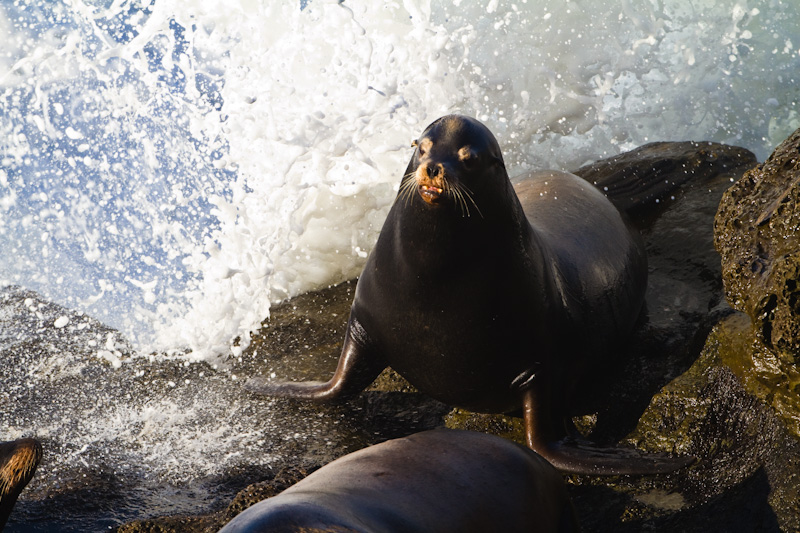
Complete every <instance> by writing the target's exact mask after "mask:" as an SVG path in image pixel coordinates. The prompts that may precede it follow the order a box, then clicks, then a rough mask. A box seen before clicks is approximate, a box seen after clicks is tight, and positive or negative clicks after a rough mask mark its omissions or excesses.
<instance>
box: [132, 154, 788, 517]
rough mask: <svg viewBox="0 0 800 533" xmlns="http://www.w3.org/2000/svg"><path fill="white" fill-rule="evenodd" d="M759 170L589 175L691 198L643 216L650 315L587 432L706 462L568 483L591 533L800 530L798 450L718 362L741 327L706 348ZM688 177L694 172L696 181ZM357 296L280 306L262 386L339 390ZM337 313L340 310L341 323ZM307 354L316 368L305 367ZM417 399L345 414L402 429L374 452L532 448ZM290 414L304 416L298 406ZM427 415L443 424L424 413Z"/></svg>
mask: <svg viewBox="0 0 800 533" xmlns="http://www.w3.org/2000/svg"><path fill="white" fill-rule="evenodd" d="M717 150H720V152H719V153H717V152H716V151H717ZM667 153H669V154H672V155H670V156H669V157H670V158H671V159H669V163H668V164H659V163H657V162H656V163H654V161H658V157H659V155H658V154H661V155H662V156H663V155H664V154H667ZM675 154H678V155H675ZM654 158H655V159H654ZM681 158H683V160H681ZM714 161H717V162H719V164H718V165H714V164H713V162H714ZM709 162H711V163H709ZM736 162H739V163H741V164H737V163H736ZM754 164H755V161H754V159H753V157H752V155H751V154H749V153H747V152H746V151H743V150H741V149H737V148H731V147H719V145H708V144H706V143H693V144H690V143H679V145H678V144H676V145H675V146H669V145H664V144H661V143H659V144H656V145H651V146H648V147H643V148H642V149H640V150H638V156H635V155H630V154H625V155H624V156H620V157H619V158H614V159H612V160H607V161H604V162H600V163H598V164H595V165H592V166H591V167H584V169H581V171H580V172H581V173H582V174H583V175H584V177H586V178H587V179H588V178H591V180H592V181H595V182H598V183H601V184H602V183H606V184H613V183H619V182H620V180H621V176H622V175H623V174H624V175H625V176H628V177H630V176H641V175H643V174H642V173H647V172H663V173H664V178H665V180H670V179H671V178H670V176H673V173H680V176H673V177H674V179H672V181H677V182H681V183H684V185H683V186H682V187H680V189H679V190H669V191H667V192H666V193H665V192H664V191H660V192H658V193H656V194H655V195H654V196H653V201H655V199H656V198H657V199H658V200H659V202H658V204H659V205H658V207H657V209H655V210H654V209H649V210H642V211H640V212H636V213H635V214H634V217H633V222H634V224H635V225H637V227H638V228H639V229H640V230H641V232H642V234H643V236H644V238H645V242H646V246H647V249H648V254H649V261H650V263H649V264H650V280H649V284H648V298H647V310H646V312H645V313H644V316H643V318H642V322H641V324H640V326H639V328H638V330H637V332H636V334H635V335H634V337H633V339H632V340H631V343H630V346H629V347H628V349H627V350H626V353H624V354H619V358H618V361H616V362H615V363H613V364H609V365H608V367H607V368H606V369H605V372H601V373H599V374H597V375H594V376H593V379H592V380H591V383H587V384H586V385H585V388H584V391H583V393H584V394H583V396H584V402H583V403H584V404H585V407H584V412H585V414H584V415H583V416H581V417H579V418H577V419H576V421H577V422H578V423H579V426H580V427H581V429H582V431H584V432H585V433H586V434H587V436H588V437H590V438H591V439H593V440H595V441H598V442H601V443H606V444H609V443H615V442H621V443H622V444H623V445H629V446H636V447H638V448H640V449H644V450H651V451H669V452H675V453H683V454H691V455H694V456H696V457H697V458H698V462H697V463H696V464H695V465H693V466H692V467H690V468H688V469H685V470H684V471H681V472H677V473H674V474H671V475H666V476H641V477H635V476H625V477H617V478H601V477H591V476H569V477H568V481H569V483H570V493H571V496H572V498H573V501H574V504H575V507H576V510H577V513H578V516H579V519H580V521H581V525H582V527H583V528H584V530H585V531H643V530H653V531H698V532H700V531H782V530H783V531H790V530H794V529H796V528H797V527H799V525H800V509H798V508H797V504H796V503H794V502H795V501H796V500H794V499H793V498H796V496H797V489H796V488H795V487H796V486H797V481H798V480H797V478H796V474H794V472H796V471H797V468H796V466H797V461H798V460H800V445H799V444H798V442H797V440H796V439H795V438H794V437H793V436H792V435H791V432H789V431H787V429H786V427H785V424H784V421H783V420H782V419H781V418H780V417H779V416H777V415H776V414H775V412H774V411H773V410H772V409H771V408H770V407H769V405H767V404H766V403H764V402H763V401H762V400H761V399H759V396H757V395H755V394H754V393H753V392H751V391H750V390H749V389H748V388H746V387H745V386H744V385H743V384H742V383H743V380H744V378H743V377H742V374H741V373H737V372H736V371H734V370H731V368H730V367H729V365H730V364H732V363H731V362H730V357H727V356H722V355H719V352H720V348H719V347H720V345H725V346H727V344H726V343H725V342H723V341H721V340H720V339H723V340H725V339H729V338H730V337H731V335H733V337H734V338H738V337H736V335H734V334H731V333H728V332H729V331H732V330H731V327H732V326H724V325H721V326H718V327H717V329H716V330H714V334H713V335H711V337H710V339H709V341H708V343H707V345H706V346H705V347H704V344H705V340H706V338H707V336H708V334H709V332H710V331H711V330H712V328H713V327H714V326H715V324H716V323H717V322H718V321H719V320H720V319H726V317H733V318H727V320H733V319H735V318H737V317H738V315H732V313H733V311H732V310H731V309H730V308H729V307H728V306H727V305H726V303H725V301H724V298H723V291H722V284H721V277H720V266H719V256H718V255H717V254H716V253H715V251H714V248H713V233H712V221H713V217H714V214H715V212H716V210H717V206H718V202H719V198H720V197H721V195H722V193H723V191H724V190H725V189H727V188H728V187H729V186H730V185H731V183H732V182H733V181H735V180H736V179H737V178H738V177H739V176H741V174H742V173H743V172H744V171H745V170H746V169H747V168H748V167H749V166H752V165H754ZM637 165H638V167H637ZM637 168H638V170H637ZM685 169H691V172H690V173H689V174H688V175H687V174H686V173H685ZM637 172H638V173H637ZM633 179H636V178H633ZM623 195H624V193H623ZM352 287H353V286H352V284H346V285H343V286H339V287H335V288H332V289H329V290H327V291H322V292H321V293H317V294H308V295H303V296H302V297H299V298H296V299H294V300H292V301H290V302H287V303H285V304H283V305H282V306H280V307H278V308H277V309H276V310H275V313H274V314H273V316H272V317H271V319H270V321H269V322H267V323H265V327H264V329H263V330H262V332H261V334H260V336H259V338H258V340H257V343H256V344H255V345H254V347H251V350H252V349H257V350H259V351H261V352H265V353H270V354H274V355H275V357H272V356H271V357H269V358H268V359H269V360H270V361H274V363H272V364H271V366H269V368H262V369H261V370H260V373H272V372H274V373H275V374H276V375H277V376H278V377H279V378H283V377H291V378H292V379H327V378H328V377H330V375H331V374H332V372H333V369H334V368H335V364H336V360H337V358H338V349H339V345H340V339H341V337H342V334H343V327H344V323H345V319H346V316H347V308H348V306H349V302H350V299H351V298H352V294H351V292H352ZM318 306H319V307H318ZM329 309H335V315H336V316H335V317H331V315H330V314H328V313H327V310H329ZM324 317H327V318H324ZM727 320H726V322H724V323H723V324H728V322H727ZM734 323H736V322H735V320H734ZM736 331H738V330H736ZM312 339H314V341H313V342H312ZM317 340H319V342H317ZM292 346H294V348H291V347H292ZM296 350H300V351H301V352H303V353H304V354H308V355H306V356H299V355H298V354H297V353H296ZM729 352H730V350H728V351H726V352H725V353H729ZM376 389H377V390H376ZM418 397H419V395H418V394H417V393H415V392H413V389H411V388H410V387H409V386H408V385H407V384H406V383H405V382H404V381H403V380H402V378H399V377H398V376H396V375H395V374H393V373H391V372H390V371H387V372H384V374H383V375H382V376H381V378H379V380H378V382H376V385H374V386H373V387H371V390H370V391H367V392H365V393H362V395H361V396H360V397H359V398H357V399H356V400H354V401H353V402H351V403H350V404H348V405H349V408H350V409H352V413H353V414H354V415H356V414H357V413H362V412H364V411H368V412H370V413H371V415H370V416H369V417H366V418H362V419H361V422H363V423H370V424H377V425H378V426H379V425H381V424H382V423H387V424H388V426H387V427H389V426H390V427H393V428H394V429H392V430H390V431H387V430H386V428H383V429H377V427H376V426H373V427H371V428H370V429H371V430H372V431H374V432H375V439H374V442H379V441H381V440H385V439H386V438H390V437H392V436H400V435H401V434H404V433H406V434H407V433H411V432H413V431H418V430H420V429H424V428H426V427H431V426H436V425H442V424H446V425H448V426H450V427H460V428H466V429H473V430H478V431H487V432H491V433H495V434H498V435H502V436H504V437H507V438H512V439H515V440H521V439H522V434H521V427H522V426H521V421H520V420H519V419H517V418H513V417H508V416H492V415H477V414H472V413H468V412H464V411H461V410H449V408H447V407H446V406H441V404H438V405H437V404H435V402H430V403H428V404H425V405H423V404H422V403H417V404H416V406H415V407H411V408H409V406H408V405H407V406H405V408H404V405H403V403H402V402H403V401H409V400H410V399H412V398H418ZM379 398H384V400H383V401H379V400H378V399H379ZM389 398H394V399H395V400H394V401H396V402H399V403H393V402H390V401H388V399H389ZM404 398H405V399H404ZM417 401H420V400H417ZM285 405H286V409H297V408H298V407H297V405H296V404H294V403H292V402H289V401H286V402H285ZM317 408H318V409H326V407H317ZM344 408H348V406H344ZM429 408H430V409H432V411H426V409H429ZM393 410H394V412H393ZM445 414H446V416H445ZM357 416H358V417H363V415H361V414H357ZM398 416H399V417H400V419H399V420H398V418H397V417H398ZM367 418H368V420H367ZM379 433H380V435H379ZM287 467H290V465H287ZM269 483H270V482H269V481H266V482H264V484H259V485H254V486H253V487H251V488H250V489H248V491H245V492H243V493H241V494H240V496H239V497H238V499H237V501H235V502H234V505H236V506H237V508H238V506H239V505H241V503H242V502H244V501H251V502H252V503H254V502H255V501H258V500H259V499H260V498H262V497H263V496H265V495H267V494H271V491H273V490H278V489H280V488H281V487H282V485H281V484H280V482H278V483H277V486H273V485H270V484H269ZM264 487H269V488H267V489H264ZM262 489H264V490H262ZM231 513H232V509H231V508H228V509H225V510H222V511H220V512H218V513H217V514H215V515H212V517H211V518H210V519H212V520H213V521H214V522H213V523H214V526H213V527H217V525H218V524H221V523H222V522H223V521H224V520H226V519H227V517H229V516H230V515H231ZM206 518H209V517H206ZM175 520H176V519H175V518H168V519H153V520H147V521H142V522H138V523H136V524H129V525H128V526H126V528H124V529H123V531H130V532H134V531H211V530H213V528H212V529H203V528H202V527H194V528H193V527H183V526H179V525H178V524H177V523H176V522H175ZM203 527H208V526H203Z"/></svg>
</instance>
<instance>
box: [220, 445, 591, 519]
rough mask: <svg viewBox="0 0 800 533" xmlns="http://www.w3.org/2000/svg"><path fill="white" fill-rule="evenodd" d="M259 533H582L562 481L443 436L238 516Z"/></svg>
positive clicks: (360, 456) (321, 477)
mask: <svg viewBox="0 0 800 533" xmlns="http://www.w3.org/2000/svg"><path fill="white" fill-rule="evenodd" d="M221 531H222V532H225V533H255V532H260V531H271V532H288V531H353V532H372V533H376V532H392V533H399V532H420V531H459V532H466V533H468V532H494V531H507V532H517V531H519V532H522V531H525V532H540V533H544V532H551V531H552V532H556V531H559V532H568V531H577V525H576V522H575V517H574V514H573V512H572V507H571V505H570V503H569V500H568V498H567V493H566V489H565V486H564V482H563V480H562V479H561V476H560V474H559V473H558V472H557V471H556V470H555V469H554V468H553V467H552V466H551V465H550V464H548V463H547V461H545V460H544V459H542V458H541V457H540V456H538V455H537V454H535V453H534V452H532V451H531V450H528V449H526V448H524V447H522V446H519V445H517V444H515V443H513V442H510V441H507V440H505V439H502V438H500V437H495V436H492V435H485V434H481V433H474V432H469V431H456V430H447V429H437V430H433V431H426V432H422V433H417V434H415V435H411V436H409V437H405V438H402V439H394V440H390V441H387V442H384V443H381V444H378V445H375V446H370V447H369V448H365V449H363V450H359V451H357V452H354V453H351V454H349V455H346V456H344V457H342V458H340V459H337V460H336V461H334V462H332V463H330V464H328V465H326V466H324V467H322V468H321V469H319V470H317V471H316V472H314V473H313V474H311V475H310V476H308V477H307V478H305V479H303V480H302V481H300V482H299V483H297V484H295V485H293V486H292V487H290V488H288V489H287V490H285V491H284V492H282V493H280V494H278V495H277V496H274V497H272V498H269V499H266V500H263V501H261V502H259V503H257V504H255V505H253V506H252V507H250V508H249V509H246V510H245V511H243V512H242V513H240V514H239V515H238V516H236V517H235V518H234V519H233V520H232V521H231V522H230V523H228V525H227V526H225V527H224V528H223V529H222V530H221Z"/></svg>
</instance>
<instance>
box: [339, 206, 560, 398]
mask: <svg viewBox="0 0 800 533" xmlns="http://www.w3.org/2000/svg"><path fill="white" fill-rule="evenodd" d="M396 216H397V215H396V214H394V215H393V214H391V213H390V216H389V218H388V219H387V221H386V224H385V225H384V228H383V230H382V232H381V235H380V237H379V239H378V242H377V244H376V246H375V248H374V249H373V251H372V253H371V254H370V257H369V259H368V261H367V264H366V266H365V268H364V271H363V273H362V275H361V277H360V278H359V282H358V286H357V290H356V297H355V299H354V303H353V309H352V313H353V316H354V317H355V318H356V320H358V321H359V323H360V324H361V325H362V326H363V327H364V329H365V331H366V332H367V335H368V336H369V338H370V340H371V341H372V342H373V343H374V345H375V350H376V352H377V353H379V354H380V356H381V357H383V358H384V359H385V361H386V363H387V364H388V365H389V366H391V367H392V368H393V369H394V370H396V371H397V372H398V373H400V374H401V375H402V376H403V377H405V378H406V379H407V380H408V381H409V382H410V383H411V384H412V385H414V386H415V387H417V388H418V389H419V390H420V391H422V392H424V393H426V394H428V395H430V396H432V397H434V398H436V399H439V400H440V401H443V402H445V403H449V404H452V405H458V406H461V407H464V408H467V409H471V410H475V411H485V412H505V411H510V410H513V409H515V408H517V407H518V406H519V396H518V392H517V391H516V390H514V387H513V385H512V384H513V382H514V381H515V379H517V378H518V377H519V376H521V375H525V374H526V373H527V374H529V373H531V372H533V371H535V369H536V368H537V367H538V366H539V365H541V364H542V363H543V362H546V361H547V360H548V358H550V357H552V355H553V352H554V349H553V347H552V346H551V345H550V343H551V341H550V339H551V337H550V336H548V335H545V330H546V329H547V328H548V323H550V324H551V325H552V324H553V323H554V321H553V320H552V319H553V318H555V316H556V315H557V314H558V312H557V311H555V310H553V309H550V308H549V305H548V303H547V301H548V298H547V295H548V293H549V292H550V290H549V288H548V287H547V284H546V283H544V282H543V280H542V279H541V278H542V275H541V271H542V266H541V261H536V260H535V258H532V257H530V255H529V254H530V247H529V246H528V243H525V242H524V241H521V240H520V236H519V235H515V232H511V231H504V232H501V233H500V234H497V233H498V232H492V231H485V227H486V223H485V221H465V220H460V219H455V221H456V222H459V224H437V223H435V222H432V223H417V224H414V225H413V226H411V227H409V225H408V224H403V223H402V222H401V221H398V220H397V219H396ZM417 222H419V221H417ZM489 228H491V226H489ZM537 338H538V339H539V340H538V341H535V339H537ZM534 344H536V348H535V349H533V348H532V346H533V345H534Z"/></svg>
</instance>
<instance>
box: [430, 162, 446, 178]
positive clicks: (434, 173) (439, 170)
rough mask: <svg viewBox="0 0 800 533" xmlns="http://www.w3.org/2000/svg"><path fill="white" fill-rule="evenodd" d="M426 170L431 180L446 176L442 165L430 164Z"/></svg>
mask: <svg viewBox="0 0 800 533" xmlns="http://www.w3.org/2000/svg"><path fill="white" fill-rule="evenodd" d="M426 170H427V171H428V176H429V177H431V178H439V177H443V176H444V165H442V164H441V163H428V165H427V168H426Z"/></svg>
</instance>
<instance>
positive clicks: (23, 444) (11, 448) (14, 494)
mask: <svg viewBox="0 0 800 533" xmlns="http://www.w3.org/2000/svg"><path fill="white" fill-rule="evenodd" d="M41 459H42V446H41V444H39V442H38V441H36V440H34V439H18V440H14V441H9V442H0V530H2V529H3V527H4V526H5V525H6V521H7V520H8V517H9V515H10V514H11V510H12V509H13V508H14V504H15V503H16V501H17V498H18V497H19V494H20V493H21V492H22V489H24V488H25V486H26V485H27V484H28V482H29V481H30V480H31V478H33V474H34V473H35V472H36V467H37V466H38V465H39V461H41Z"/></svg>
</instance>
